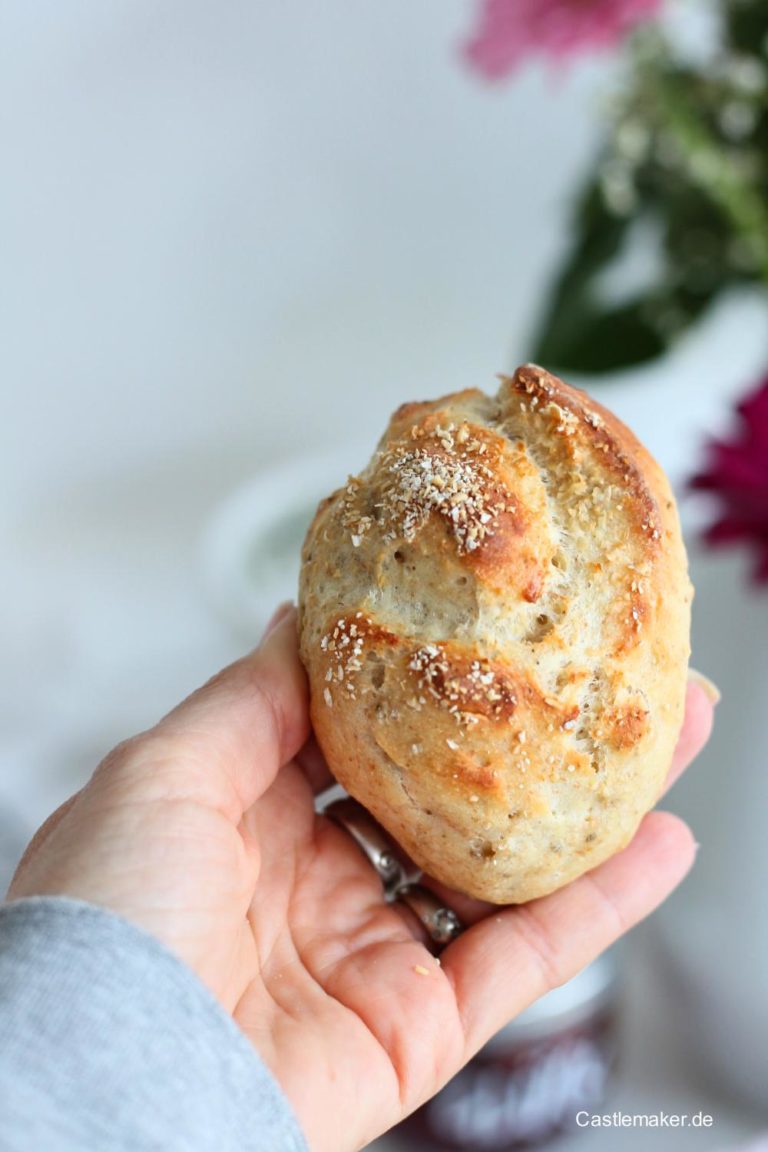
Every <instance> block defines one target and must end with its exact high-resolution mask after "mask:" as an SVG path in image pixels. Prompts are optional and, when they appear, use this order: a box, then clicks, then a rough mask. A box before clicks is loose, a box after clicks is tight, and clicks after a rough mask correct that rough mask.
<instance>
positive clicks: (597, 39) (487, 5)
mask: <svg viewBox="0 0 768 1152" xmlns="http://www.w3.org/2000/svg"><path fill="white" fill-rule="evenodd" d="M661 4H662V0H482V3H481V5H480V10H479V22H478V27H477V29H476V30H475V32H474V33H473V34H472V36H471V37H470V39H469V40H468V41H467V43H466V44H465V46H464V56H465V59H466V60H467V61H468V62H469V64H470V65H471V66H472V67H473V68H474V69H475V70H476V71H478V72H480V73H481V74H482V75H483V76H485V77H486V78H487V79H489V80H499V79H502V78H503V77H504V76H508V75H509V73H510V72H513V71H514V70H515V68H517V67H518V65H519V64H520V63H521V61H523V60H524V59H525V58H526V57H527V56H530V55H534V54H537V53H540V54H542V55H544V56H549V57H552V58H554V59H563V58H566V57H569V56H576V55H579V54H580V53H582V52H590V51H600V50H602V49H607V48H612V47H613V46H614V45H616V44H618V43H619V42H620V41H621V40H623V38H624V37H625V36H626V34H627V33H628V32H630V31H631V30H632V28H634V27H635V25H636V24H638V23H640V22H641V21H643V20H648V19H650V18H651V17H652V16H655V15H656V13H657V12H658V11H659V8H660V7H661Z"/></svg>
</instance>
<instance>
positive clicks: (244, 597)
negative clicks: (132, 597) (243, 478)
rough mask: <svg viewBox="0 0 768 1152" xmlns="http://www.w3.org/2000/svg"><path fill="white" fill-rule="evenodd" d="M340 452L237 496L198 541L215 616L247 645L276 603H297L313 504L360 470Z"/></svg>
mask: <svg viewBox="0 0 768 1152" xmlns="http://www.w3.org/2000/svg"><path fill="white" fill-rule="evenodd" d="M363 456H364V452H362V451H361V450H360V448H359V447H356V446H349V445H347V446H344V447H341V448H338V449H336V450H334V451H333V452H330V453H323V454H322V455H314V456H306V457H303V458H295V459H293V460H289V461H286V462H285V463H284V464H281V465H280V466H279V467H277V468H273V469H270V470H269V471H266V472H263V473H262V474H261V475H259V476H255V477H254V478H253V479H252V480H250V481H248V483H246V484H244V485H243V486H242V487H241V488H238V489H236V490H235V491H234V492H233V493H232V494H231V495H230V496H229V497H228V498H227V500H226V501H225V502H224V504H223V505H222V506H221V507H220V508H219V510H218V511H217V512H216V514H215V515H214V517H213V519H212V521H211V522H210V524H209V525H208V528H207V529H206V531H205V534H204V536H203V540H202V556H201V562H202V574H203V581H204V585H205V588H206V591H207V594H208V598H209V600H210V601H211V603H212V605H213V608H214V610H215V611H216V613H217V614H218V615H219V616H220V617H221V618H222V619H224V620H225V621H226V622H227V623H228V624H229V625H230V627H232V628H234V629H235V630H236V632H237V633H238V634H239V635H240V636H242V637H244V638H246V639H247V640H248V641H250V642H253V641H255V639H256V638H257V637H258V636H259V635H260V633H261V630H262V628H263V627H264V624H265V623H266V621H267V620H268V619H269V617H270V615H271V613H272V611H273V609H274V608H275V606H276V605H277V604H278V603H279V602H280V601H281V600H287V599H295V598H296V590H297V585H298V577H299V564H300V553H301V545H302V542H303V540H304V535H305V533H306V530H307V527H308V525H309V522H310V520H311V519H312V516H313V515H314V512H315V509H316V508H317V505H318V503H319V502H320V500H321V499H323V497H325V496H328V495H329V494H330V493H331V492H333V491H334V489H336V488H338V487H339V486H340V485H341V484H343V483H344V481H345V480H346V478H347V476H348V475H349V473H350V471H352V470H353V469H355V468H359V466H360V463H361V461H362V458H363Z"/></svg>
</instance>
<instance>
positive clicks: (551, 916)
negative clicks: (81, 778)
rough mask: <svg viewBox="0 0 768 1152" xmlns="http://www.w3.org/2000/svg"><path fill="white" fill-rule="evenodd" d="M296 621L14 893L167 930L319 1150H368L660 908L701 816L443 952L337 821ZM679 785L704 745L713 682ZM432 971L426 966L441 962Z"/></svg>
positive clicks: (59, 817)
mask: <svg viewBox="0 0 768 1152" xmlns="http://www.w3.org/2000/svg"><path fill="white" fill-rule="evenodd" d="M295 633H296V622H295V614H294V612H293V611H292V610H289V609H288V608H286V607H284V608H283V610H282V611H281V612H279V613H278V614H277V615H276V618H275V619H274V620H273V624H272V628H271V631H269V632H268V634H267V636H266V637H265V639H264V640H263V641H262V644H261V646H260V647H259V648H258V649H257V650H256V652H254V653H253V654H252V655H250V656H248V657H246V658H245V659H243V660H241V661H239V662H238V663H236V664H234V665H232V666H231V667H230V668H227V669H225V670H224V671H223V672H222V673H220V674H219V675H218V676H216V677H215V678H214V679H213V680H211V681H210V682H209V683H208V684H206V685H205V686H204V687H203V688H201V689H200V690H199V691H198V692H196V693H194V694H193V695H192V696H191V697H189V699H188V700H186V701H185V702H184V703H183V704H181V705H179V707H178V708H176V709H175V710H174V711H173V712H171V713H170V714H169V715H168V716H166V717H165V719H163V720H162V721H161V722H160V723H159V724H158V725H157V726H156V727H154V728H152V729H151V730H149V731H148V732H146V733H143V734H142V735H140V736H137V737H135V738H134V739H132V740H129V741H127V742H126V743H124V744H121V745H120V746H119V747H118V748H116V749H115V750H114V751H113V752H112V753H110V755H109V756H108V757H107V758H106V760H105V761H104V762H103V763H102V764H101V765H100V767H99V768H98V769H97V771H96V773H95V774H94V776H93V778H92V779H91V780H90V782H89V783H88V784H87V785H86V787H85V788H84V789H83V790H82V791H81V792H79V793H78V794H77V795H76V796H74V797H72V798H71V799H70V800H69V801H67V803H66V804H64V805H63V806H62V807H61V808H60V809H59V810H58V811H57V812H55V813H54V815H53V816H51V817H50V819H49V820H48V821H47V822H46V823H45V824H44V825H43V827H42V828H41V829H40V831H39V832H38V833H37V835H36V836H35V838H34V840H33V841H32V843H31V844H30V846H29V848H28V850H27V852H26V853H25V856H24V858H23V860H22V862H21V864H20V865H19V869H18V871H17V874H16V877H15V878H14V881H13V884H12V886H11V890H10V893H9V898H11V899H14V898H19V897H23V896H32V895H43V894H45V895H66V896H72V897H76V898H79V899H83V900H88V901H91V902H93V903H96V904H100V905H103V906H105V907H106V908H109V909H112V910H113V911H115V912H117V913H119V914H120V915H122V916H124V917H125V918H127V919H128V920H131V921H133V922H134V923H135V924H138V925H139V926H140V927H142V928H144V929H145V930H147V931H148V932H151V933H153V934H154V935H155V936H156V937H157V938H158V939H160V940H161V941H162V942H163V943H164V944H165V945H166V946H167V947H168V948H170V949H171V950H173V951H174V952H175V953H176V954H177V955H178V956H179V957H181V959H182V960H183V961H185V962H186V963H187V964H188V965H189V966H190V967H191V968H192V969H193V970H194V971H195V972H196V973H197V975H198V976H199V977H200V979H201V980H202V981H203V982H204V983H205V984H206V985H207V986H208V988H209V989H210V990H211V991H212V992H213V994H214V995H215V996H216V997H217V999H218V1000H219V1002H220V1003H221V1004H222V1005H223V1007H224V1008H225V1009H226V1011H227V1012H229V1013H231V1014H232V1016H233V1017H234V1019H235V1021H236V1022H237V1024H238V1025H239V1026H240V1028H241V1029H242V1030H243V1032H244V1033H245V1034H246V1036H248V1037H249V1039H250V1040H251V1041H252V1043H253V1045H254V1047H255V1048H256V1049H257V1051H258V1052H259V1054H260V1055H261V1057H262V1058H263V1059H264V1060H265V1062H266V1063H267V1065H268V1066H269V1067H270V1068H271V1070H272V1072H273V1073H274V1075H275V1077H276V1079H277V1080H278V1082H279V1083H280V1084H281V1086H282V1088H283V1090H284V1091H285V1093H286V1095H287V1097H288V1099H289V1100H290V1101H291V1103H292V1105H293V1108H294V1110H295V1112H296V1114H297V1116H298V1118H299V1121H300V1123H301V1125H302V1127H303V1129H304V1132H305V1134H306V1136H307V1140H308V1142H309V1145H310V1148H312V1149H313V1152H338V1150H339V1148H340V1141H339V1126H340V1117H343V1119H344V1138H345V1140H346V1144H345V1145H344V1147H347V1148H349V1149H353V1148H359V1147H360V1146H361V1145H363V1144H365V1143H367V1142H368V1141H370V1140H372V1139H373V1138H374V1137H376V1136H377V1135H379V1134H380V1133H381V1132H383V1131H385V1130H386V1129H387V1128H389V1127H391V1126H392V1125H394V1124H395V1123H397V1122H398V1120H400V1119H401V1118H402V1117H403V1116H405V1115H406V1114H407V1113H408V1112H410V1111H412V1110H413V1109H414V1108H416V1107H417V1106H418V1105H419V1104H421V1103H422V1102H423V1101H424V1100H425V1099H427V1098H428V1097H429V1096H431V1095H432V1094H433V1093H434V1092H436V1091H437V1090H438V1089H439V1088H440V1087H441V1086H442V1085H443V1084H444V1083H445V1082H446V1081H447V1080H448V1079H449V1078H450V1077H451V1076H452V1075H453V1074H454V1073H455V1072H457V1071H458V1069H459V1068H460V1067H461V1065H462V1064H463V1063H465V1062H466V1061H467V1060H468V1059H469V1058H470V1057H471V1056H472V1055H473V1054H474V1053H475V1052H476V1051H477V1050H478V1049H479V1048H480V1047H481V1046H482V1045H483V1044H484V1043H485V1042H486V1040H488V1038H489V1037H490V1036H491V1035H492V1034H493V1033H494V1032H495V1031H497V1030H498V1029H499V1028H500V1027H502V1026H503V1025H504V1024H506V1023H507V1022H508V1021H509V1020H510V1019H511V1018H512V1017H513V1016H515V1015H516V1014H517V1013H519V1012H520V1011H522V1010H523V1009H524V1008H525V1007H526V1006H527V1005H528V1004H529V1003H530V1002H531V1001H532V1000H534V999H536V998H537V997H539V996H541V995H542V994H543V993H545V992H546V991H548V990H549V989H550V988H552V987H554V986H555V985H557V984H559V983H562V982H563V981H565V980H567V979H568V978H569V977H570V976H572V975H574V974H575V973H576V972H577V971H578V970H579V969H580V968H582V967H583V966H584V965H585V964H587V963H588V962H589V961H590V960H592V959H593V958H594V957H595V956H596V955H597V954H598V953H599V952H601V951H602V950H603V949H604V948H606V947H607V946H608V945H609V944H610V943H611V942H612V941H613V940H615V939H616V937H617V936H619V935H621V934H622V933H623V932H624V931H626V930H627V929H628V928H630V927H631V926H632V925H633V924H635V923H636V922H637V921H638V920H640V919H642V918H643V917H644V916H645V915H647V914H648V913H649V912H650V911H651V910H652V909H653V908H655V907H656V906H657V905H658V904H659V903H661V901H662V900H663V899H664V898H665V897H666V896H667V895H668V893H669V892H670V891H671V890H672V889H673V888H674V887H675V885H676V884H677V883H678V882H679V881H680V880H681V879H682V877H683V876H684V875H685V873H686V872H687V871H688V869H689V867H690V865H691V863H692V860H693V855H694V843H693V840H692V837H691V834H690V832H689V830H688V829H687V828H686V826H685V825H684V824H683V823H682V822H681V821H680V820H678V819H677V818H676V817H675V816H672V815H670V814H668V813H663V812H653V813H650V814H649V815H648V816H646V817H645V819H644V820H643V822H642V824H641V826H640V829H639V831H638V833H637V835H636V837H635V839H634V840H633V842H632V843H631V844H630V846H629V847H628V848H627V849H625V851H624V852H622V853H621V854H620V855H618V856H615V857H614V858H613V859H611V860H609V861H607V862H606V863H605V864H603V865H601V866H600V867H599V868H597V869H596V870H595V871H594V872H592V873H590V874H588V875H586V876H583V877H581V878H580V879H579V880H576V881H575V882H574V883H573V884H571V885H569V886H568V887H567V888H565V889H562V890H560V891H559V892H556V893H553V894H552V895H551V896H547V897H544V898H543V899H540V900H535V901H533V902H531V903H530V904H527V905H525V906H520V907H510V908H504V909H501V908H497V907H493V908H491V907H490V906H482V905H479V904H477V903H476V902H474V901H471V900H469V899H468V898H466V897H462V896H459V895H458V894H457V893H449V892H447V891H446V890H445V889H441V888H439V886H438V885H436V884H435V885H432V886H433V887H434V888H435V889H436V890H437V891H438V893H439V895H440V897H441V899H443V900H444V901H445V903H446V904H448V905H450V906H452V907H454V908H455V909H456V911H457V912H458V913H459V914H460V915H461V917H462V918H463V919H464V921H465V922H466V923H468V924H472V927H471V928H469V929H468V930H467V931H466V932H465V933H464V934H463V935H462V936H461V937H459V938H458V939H457V940H456V941H454V942H453V943H452V944H450V945H449V946H448V947H447V948H446V949H445V950H444V952H443V953H442V955H441V965H438V964H437V963H436V961H435V959H434V958H433V957H432V956H431V955H430V953H429V952H428V951H427V949H426V948H425V946H424V944H423V943H422V942H421V941H420V940H417V939H415V938H414V935H413V934H412V931H411V927H410V926H409V922H408V920H407V917H406V916H405V915H404V914H403V913H402V912H401V910H399V908H398V905H397V904H386V903H385V902H384V899H383V895H382V887H381V882H380V880H379V878H378V876H377V875H376V873H375V871H374V870H373V868H372V867H371V866H370V864H369V863H368V861H367V860H366V859H365V857H364V856H363V854H362V853H361V852H360V850H359V848H358V847H357V846H356V844H355V843H354V842H353V841H352V839H351V838H350V837H349V836H348V835H347V834H346V833H345V832H344V831H342V829H340V828H339V827H338V826H337V825H335V824H334V823H332V822H331V821H330V820H328V819H327V818H326V817H323V816H318V815H316V813H315V808H314V794H315V793H316V792H317V791H319V790H322V789H323V788H325V787H326V786H327V785H328V784H329V783H330V782H331V778H330V775H329V774H328V771H327V768H326V767H325V766H324V764H323V763H322V760H321V758H320V757H319V754H318V753H317V750H316V748H314V747H313V745H312V743H311V741H309V742H308V737H309V722H308V717H307V688H306V681H305V678H304V674H303V671H302V668H301V665H300V663H299V660H298V656H297V652H296V636H295ZM687 705H688V706H687V712H686V720H685V724H684V727H683V732H682V735H681V738H680V743H679V745H678V749H677V752H676V756H675V762H674V765H673V769H672V772H671V774H670V780H671V779H673V778H674V777H675V776H676V775H678V774H679V772H680V771H682V769H683V768H684V767H685V765H686V764H687V763H688V762H689V761H690V760H691V759H692V758H693V756H694V755H695V754H696V753H697V752H698V751H699V750H700V748H701V747H702V745H703V744H704V742H705V741H706V738H707V736H708V734H709V730H710V727H711V723H712V705H711V703H710V702H709V700H708V698H707V695H706V693H705V692H704V691H703V690H702V688H701V687H700V686H699V685H697V684H691V686H690V687H689V691H688V701H687ZM425 970H426V975H425V974H424V971H425Z"/></svg>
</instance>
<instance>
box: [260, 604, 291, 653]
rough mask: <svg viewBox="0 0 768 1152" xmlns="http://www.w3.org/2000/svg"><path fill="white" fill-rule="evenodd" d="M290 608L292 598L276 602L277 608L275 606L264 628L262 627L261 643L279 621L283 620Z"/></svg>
mask: <svg viewBox="0 0 768 1152" xmlns="http://www.w3.org/2000/svg"><path fill="white" fill-rule="evenodd" d="M292 608H293V600H284V601H283V603H282V604H278V606H277V608H275V610H274V612H273V613H272V615H271V617H270V619H269V623H268V624H267V626H266V628H265V629H264V634H263V635H262V637H261V643H262V644H263V643H264V641H265V640H266V639H267V637H268V636H271V634H272V633H273V632H274V630H275V628H277V626H278V624H279V623H280V621H281V620H284V619H285V618H286V616H287V615H288V613H289V612H290V611H291V609H292Z"/></svg>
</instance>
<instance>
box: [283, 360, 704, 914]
mask: <svg viewBox="0 0 768 1152" xmlns="http://www.w3.org/2000/svg"><path fill="white" fill-rule="evenodd" d="M690 599H691V589H690V584H689V582H688V578H687V570H686V559H685V553H684V549H683V545H682V540H681V536H680V530H679V525H678V521H677V513H676V509H675V505H674V501H673V499H672V496H671V493H670V490H669V486H668V484H667V481H666V478H665V477H664V475H663V473H662V472H661V470H660V469H659V467H658V466H657V465H656V463H655V462H654V461H653V460H652V459H651V457H650V456H649V455H648V453H647V452H646V451H645V449H644V448H643V447H642V446H641V445H640V444H639V443H638V441H637V440H636V439H635V437H634V436H633V435H632V433H631V432H629V430H628V429H627V428H625V427H624V425H623V424H621V423H620V421H618V420H617V419H616V418H615V417H614V416H612V415H611V414H610V413H609V412H607V411H606V410H605V409H603V408H602V407H601V406H600V405H598V404H596V403H595V402H594V401H592V400H591V399H590V398H589V397H588V396H586V395H585V394H584V393H582V392H578V391H576V390H575V389H572V388H569V387H568V386H567V385H566V384H564V383H563V382H562V381H560V380H558V379H556V378H555V377H553V376H551V375H549V374H548V373H547V372H545V371H544V370H543V369H541V368H538V367H536V366H533V365H526V366H524V367H523V368H520V369H518V371H517V372H516V373H515V375H514V376H513V377H503V378H502V379H501V387H500V389H499V393H498V396H497V397H496V398H495V399H491V398H489V397H487V396H485V395H484V394H483V393H481V392H478V391H475V390H469V391H466V392H461V393H457V394H455V395H452V396H445V397H442V398H440V399H438V400H434V401H428V402H424V403H416V404H405V405H403V406H402V407H401V408H400V409H398V411H397V412H396V413H395V415H394V416H393V418H392V421H391V422H390V425H389V428H388V429H387V432H386V434H385V436H384V437H383V438H382V441H381V443H380V445H379V448H378V450H377V452H376V454H375V455H374V457H373V459H372V461H371V463H370V464H369V466H368V467H367V468H366V469H365V470H364V471H363V472H362V473H361V474H360V476H357V477H352V478H350V480H349V481H348V483H347V484H346V485H345V486H344V487H343V488H340V489H339V490H338V491H337V492H336V493H334V494H333V495H332V496H331V497H330V498H329V499H327V500H325V501H323V502H322V503H321V505H320V507H319V509H318V512H317V515H316V517H315V520H314V521H313V524H312V526H311V527H310V530H309V532H308V535H307V540H306V543H305V547H304V554H303V566H302V578H301V589H300V608H301V617H300V619H301V651H302V657H303V660H304V663H305V665H306V667H307V670H308V673H309V677H310V684H311V689H312V719H313V724H314V727H315V732H316V734H317V738H318V741H319V742H320V745H321V747H322V748H323V751H324V752H325V755H326V758H327V760H328V763H329V765H330V766H331V768H332V770H333V771H334V773H335V775H336V776H337V778H338V779H339V781H340V782H341V783H342V784H343V785H344V786H345V787H346V788H347V790H348V791H349V792H350V793H351V794H352V795H354V796H356V797H357V798H358V799H359V800H360V801H361V802H362V803H363V804H365V805H366V806H367V807H368V808H369V809H370V811H371V812H372V813H373V814H374V815H375V816H376V817H377V819H378V820H379V821H380V822H381V823H382V824H383V825H384V826H385V827H386V828H387V829H388V830H389V831H390V832H391V833H392V835H393V836H395V838H396V839H398V840H399V841H400V843H401V844H402V845H403V847H404V848H405V849H406V850H407V851H408V852H409V854H410V855H411V856H412V857H413V858H414V859H415V860H416V861H417V863H418V864H420V865H421V866H422V867H423V868H424V869H425V870H426V871H428V872H430V873H432V874H433V875H435V876H437V877H438V878H439V879H441V880H442V881H444V882H445V883H447V884H451V885H453V886H454V887H457V888H460V889H462V890H464V891H466V892H468V893H470V894H471V895H474V896H478V897H480V898H483V899H487V900H492V901H495V902H498V903H507V902H520V901H523V900H528V899H530V898H532V897H534V896H538V895H542V894H544V893H546V892H548V891H551V890H553V889H554V888H557V887H559V886H560V885H562V884H564V883H566V882H567V881H569V880H571V879H573V878H574V877H575V876H577V875H579V874H580V873H581V872H583V871H585V870H586V869H588V868H591V867H593V866H594V865H596V864H597V863H599V862H600V861H601V860H603V859H605V858H606V857H607V856H608V855H610V854H611V853H612V852H615V851H617V850H618V849H620V848H621V847H623V846H624V845H625V844H626V843H627V841H628V840H629V839H630V837H631V836H632V835H633V833H634V831H635V829H636V827H637V824H638V822H639V820H640V818H641V816H642V815H643V813H644V812H645V811H647V810H648V808H650V807H651V806H652V805H653V803H654V802H655V800H656V798H657V796H658V794H659V791H660V789H661V786H662V783H663V780H664V777H665V775H666V772H667V770H668V767H669V763H670V760H671V756H672V751H673V748H674V744H675V740H676V737H677V733H678V731H679V727H680V723H681V720H682V709H683V701H684V693H685V670H686V665H687V659H688V631H689V617H690Z"/></svg>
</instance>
